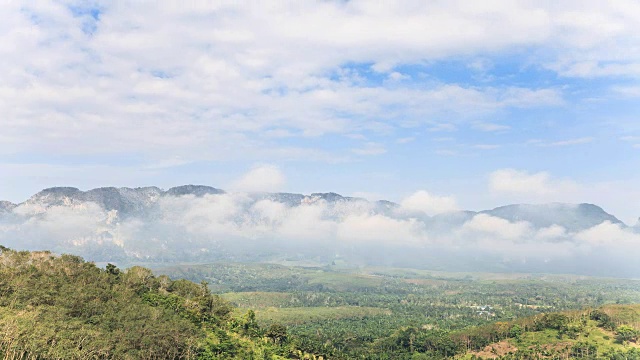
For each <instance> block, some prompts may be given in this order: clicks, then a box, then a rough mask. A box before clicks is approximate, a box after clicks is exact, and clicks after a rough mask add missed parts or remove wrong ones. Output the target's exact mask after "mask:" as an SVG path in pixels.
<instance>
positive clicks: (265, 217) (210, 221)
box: [0, 191, 640, 276]
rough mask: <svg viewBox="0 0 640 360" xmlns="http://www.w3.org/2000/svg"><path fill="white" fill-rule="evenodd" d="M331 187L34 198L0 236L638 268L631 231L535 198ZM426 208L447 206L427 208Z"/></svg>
mask: <svg viewBox="0 0 640 360" xmlns="http://www.w3.org/2000/svg"><path fill="white" fill-rule="evenodd" d="M331 196H332V195H331V194H329V195H326V194H325V195H322V196H321V195H311V196H306V197H302V196H301V195H300V198H299V199H298V200H297V203H296V202H287V201H289V200H287V199H288V198H283V197H277V194H266V195H265V194H251V193H224V194H206V195H204V196H199V197H196V196H194V195H183V196H162V197H160V198H158V199H157V200H156V201H155V202H153V204H151V205H150V206H149V207H148V208H147V209H146V210H145V211H144V212H143V213H138V214H136V215H135V216H125V214H118V212H117V211H116V210H111V211H106V210H105V209H104V208H102V207H101V206H99V205H97V204H96V203H93V202H77V201H74V200H69V201H66V202H64V201H63V202H62V203H58V204H56V205H46V204H44V203H43V202H42V200H39V202H36V201H33V198H32V200H31V201H30V202H29V201H28V202H26V203H23V204H21V205H19V206H17V207H16V208H14V209H12V210H11V211H9V212H7V213H4V214H3V215H2V216H0V242H1V243H2V244H3V245H5V246H9V247H15V248H18V249H43V248H44V249H53V250H55V251H59V252H62V251H66V252H74V253H80V254H82V255H84V256H87V257H88V258H90V259H92V260H97V261H131V260H132V259H135V260H137V261H160V262H181V261H213V260H233V261H238V260H251V261H284V260H292V259H293V260H300V261H315V262H320V263H327V262H330V261H332V260H333V259H335V258H336V257H340V258H344V259H347V261H350V262H351V263H353V264H377V265H379V264H385V265H394V266H414V267H423V268H432V269H433V268H436V269H446V270H467V271H469V270H476V271H535V272H569V273H581V274H598V275H610V276H638V275H640V267H639V266H638V264H637V262H636V261H634V260H633V255H631V254H637V253H638V251H640V234H639V233H637V232H634V230H633V229H632V228H627V227H626V226H624V225H623V224H620V223H613V222H612V221H610V220H604V221H602V222H600V223H597V224H596V225H593V226H592V225H582V227H579V228H576V229H574V230H570V229H568V228H567V227H565V226H563V225H562V224H551V225H540V223H536V220H535V219H536V217H535V216H537V215H539V216H544V214H543V212H545V209H546V208H545V207H544V206H543V207H541V208H536V209H537V210H535V211H538V212H540V213H541V214H534V215H535V216H533V215H531V210H528V211H529V213H528V214H529V215H527V216H529V218H530V219H531V220H530V221H526V220H516V221H511V220H508V219H506V218H505V217H504V215H501V216H498V215H492V214H491V213H487V212H481V213H471V212H459V211H454V210H456V207H455V206H454V205H455V204H454V203H452V202H451V199H449V198H447V197H444V198H439V197H437V196H433V195H429V194H428V193H427V192H425V191H420V192H417V193H415V194H413V195H411V196H409V197H408V198H407V200H405V201H403V203H402V204H401V205H390V204H388V203H380V202H378V203H374V202H368V201H365V200H358V199H348V198H337V200H336V198H332V197H331ZM434 206H435V207H434ZM556 206H559V205H556ZM574 207H575V208H576V209H577V208H578V206H577V205H576V206H574ZM433 209H438V210H439V211H445V210H446V212H444V213H440V214H439V215H436V216H428V215H427V214H426V213H425V212H424V210H433ZM515 209H516V211H520V210H518V209H517V208H515ZM562 209H563V210H562V211H565V210H564V209H565V208H562ZM566 209H569V210H571V209H573V208H572V207H570V206H569V207H566ZM416 210H420V211H416ZM547 210H548V209H547ZM521 213H522V214H525V212H521ZM494 214H498V213H494ZM559 222H562V219H559ZM572 224H573V225H575V224H574V223H572ZM585 224H586V223H585Z"/></svg>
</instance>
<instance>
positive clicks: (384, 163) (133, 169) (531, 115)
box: [0, 1, 640, 223]
mask: <svg viewBox="0 0 640 360" xmlns="http://www.w3.org/2000/svg"><path fill="white" fill-rule="evenodd" d="M283 4H284V3H280V2H277V3H268V2H261V3H251V4H250V5H244V6H241V5H235V4H233V3H224V2H213V3H212V2H197V3H193V4H190V5H188V6H183V5H177V4H171V3H169V2H167V3H164V4H160V5H158V6H153V7H149V6H148V4H146V3H144V2H135V3H133V4H123V3H116V4H114V3H113V2H101V1H96V2H93V1H92V2H79V3H76V2H74V1H61V2H50V3H43V2H37V3H34V2H22V3H21V2H18V1H16V2H11V3H9V4H8V5H7V6H3V8H2V9H1V10H0V24H1V25H0V44H1V45H0V112H1V113H2V114H3V116H2V117H0V128H1V129H2V131H0V198H1V199H7V200H11V201H14V202H20V201H23V200H25V199H26V198H27V197H28V196H30V195H31V194H33V193H35V192H37V191H39V190H40V189H42V188H45V187H51V186H61V185H65V186H76V187H79V188H82V189H88V188H93V187H99V186H130V187H136V186H146V185H157V186H160V187H164V188H167V187H170V186H175V185H180V184H187V183H201V184H207V185H212V186H216V187H221V188H226V189H235V190H247V191H254V190H268V191H289V192H304V193H310V192H317V191H335V192H339V193H342V194H345V195H356V196H363V197H367V198H370V199H379V198H385V199H390V200H395V201H401V200H402V199H403V198H405V197H407V196H409V195H411V194H413V193H415V192H416V191H419V190H424V191H427V192H428V193H429V194H431V196H432V198H433V199H436V200H437V199H447V200H451V201H453V202H455V204H456V206H457V207H458V208H465V209H466V208H468V209H483V208H490V207H494V206H498V205H502V204H506V203H514V202H528V203H543V202H553V201H558V202H574V203H579V202H593V203H597V204H599V205H601V206H603V207H604V208H605V210H607V211H610V212H612V213H614V214H615V215H617V216H619V217H620V218H622V219H623V220H625V221H626V222H628V223H633V222H634V221H635V219H636V218H637V217H638V216H640V190H639V188H640V187H639V186H638V184H639V183H640V182H639V181H638V180H640V166H638V165H640V119H639V117H638V115H639V114H640V83H639V82H638V79H639V77H640V35H639V34H640V31H639V30H640V28H639V26H638V24H640V5H639V4H638V3H637V2H634V1H613V2H607V5H606V6H603V5H602V3H600V2H590V1H576V2H571V1H569V2H562V4H559V5H554V4H546V5H538V4H535V3H531V2H526V1H522V2H518V1H509V2H500V1H498V2H494V3H491V4H488V5H487V4H481V3H477V4H469V3H468V2H455V1H454V2H447V3H435V2H434V3H430V4H423V2H398V3H394V2H391V1H389V2H379V3H375V4H373V3H370V2H366V1H362V2H361V1H348V2H317V3H314V2H307V3H304V4H295V3H294V4H292V3H287V4H284V5H283ZM252 176H253V177H255V178H253V179H252V178H251V177H252ZM434 201H435V200H434ZM451 201H446V203H447V204H450V203H451ZM436 203H437V201H436Z"/></svg>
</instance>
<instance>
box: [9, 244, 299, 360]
mask: <svg viewBox="0 0 640 360" xmlns="http://www.w3.org/2000/svg"><path fill="white" fill-rule="evenodd" d="M232 310H233V308H232V307H231V306H230V304H229V303H228V302H226V301H225V300H223V299H222V298H220V297H219V296H217V295H212V294H211V293H210V291H209V289H208V288H207V284H206V283H202V284H200V285H198V284H195V283H192V282H190V281H187V280H176V281H173V280H171V279H169V278H168V277H167V276H159V277H156V276H154V275H153V274H152V273H151V271H150V270H148V269H145V268H142V267H132V268H130V269H128V270H126V271H121V270H119V269H118V268H117V267H115V266H114V265H111V264H110V265H108V266H107V267H106V269H100V268H98V267H96V266H95V265H94V264H93V263H89V262H85V261H83V260H82V259H81V258H79V257H77V256H72V255H62V256H54V255H52V254H51V253H49V252H26V251H21V252H17V251H12V250H9V249H7V248H4V247H2V248H0V354H1V355H4V358H5V359H27V358H28V359H218V358H238V359H251V358H261V359H262V358H265V359H271V358H277V357H279V356H285V357H289V355H290V354H297V351H296V350H295V349H294V348H292V347H291V346H289V344H288V342H286V341H285V340H286V336H287V335H286V328H285V327H283V326H281V325H274V326H271V327H270V328H267V329H264V328H261V327H260V326H259V325H258V323H257V322H256V320H255V316H254V314H253V313H252V312H248V313H246V314H244V316H239V317H232V316H231V312H232Z"/></svg>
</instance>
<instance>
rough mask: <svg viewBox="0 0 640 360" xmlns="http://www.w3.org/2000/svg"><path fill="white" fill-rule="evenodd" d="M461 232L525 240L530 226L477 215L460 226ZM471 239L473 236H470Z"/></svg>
mask: <svg viewBox="0 0 640 360" xmlns="http://www.w3.org/2000/svg"><path fill="white" fill-rule="evenodd" d="M461 230H462V231H463V232H466V233H469V232H471V233H475V232H479V233H484V234H490V235H496V236H498V237H499V238H500V239H508V240H518V239H521V240H522V239H525V238H526V236H527V235H529V234H530V232H531V225H530V224H529V223H527V222H526V221H520V222H516V223H512V222H509V221H508V220H505V219H502V218H498V217H495V216H490V215H487V214H478V215H476V216H474V217H473V219H471V220H469V221H467V222H466V223H464V225H462V228H461ZM471 237H473V235H471Z"/></svg>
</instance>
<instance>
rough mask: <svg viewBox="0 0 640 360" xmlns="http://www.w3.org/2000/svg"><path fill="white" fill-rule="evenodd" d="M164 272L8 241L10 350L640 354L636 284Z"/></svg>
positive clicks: (364, 272)
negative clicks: (21, 247) (15, 246)
mask: <svg viewBox="0 0 640 360" xmlns="http://www.w3.org/2000/svg"><path fill="white" fill-rule="evenodd" d="M160 271H161V272H164V273H165V275H159V276H157V275H154V274H153V273H152V272H151V270H149V269H147V268H144V267H140V266H133V267H130V268H129V269H127V270H120V269H119V268H117V267H116V266H114V265H112V264H108V265H107V266H106V267H105V268H104V269H102V268H99V267H97V266H96V265H95V264H93V263H90V262H85V261H84V260H82V259H81V258H79V257H77V256H73V255H62V256H55V255H53V254H51V253H49V252H26V251H22V252H17V251H13V250H10V249H6V248H4V247H0V357H2V358H5V359H233V358H236V359H279V358H280V359H283V358H290V359H358V358H359V359H443V358H465V359H477V358H493V359H541V358H549V359H568V358H584V359H616V360H617V359H640V348H639V347H638V335H639V330H640V306H638V305H630V303H633V302H640V283H639V282H638V281H632V280H620V279H594V278H585V277H573V276H548V275H513V274H512V275H496V274H448V273H436V272H427V271H418V270H406V269H355V268H353V269H346V268H341V267H338V266H332V267H326V268H302V267H286V266H280V265H273V264H250V265H247V264H212V265H189V266H179V267H173V268H170V269H161V270H160ZM166 274H171V275H172V276H174V277H178V278H180V277H182V278H187V279H188V280H187V279H181V280H172V279H171V278H170V277H169V276H168V275H166ZM190 280H195V282H192V281H190ZM212 291H213V292H219V293H223V294H222V295H220V296H218V295H213V294H212ZM616 303H618V304H616ZM312 354H315V355H312Z"/></svg>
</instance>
